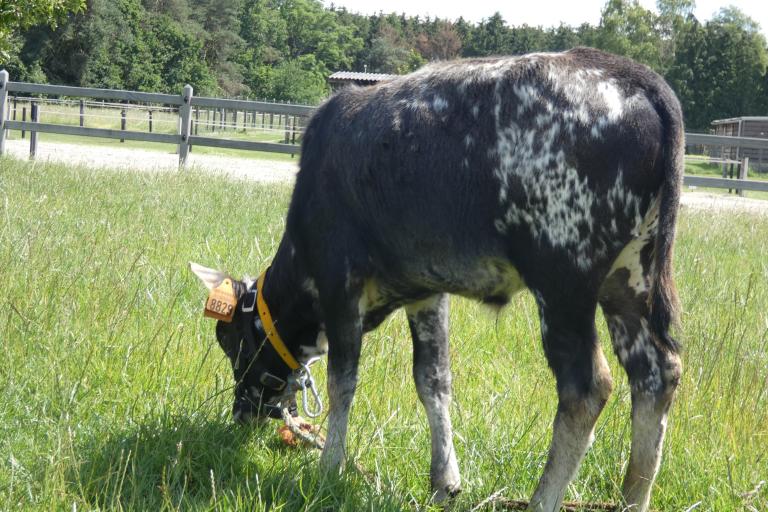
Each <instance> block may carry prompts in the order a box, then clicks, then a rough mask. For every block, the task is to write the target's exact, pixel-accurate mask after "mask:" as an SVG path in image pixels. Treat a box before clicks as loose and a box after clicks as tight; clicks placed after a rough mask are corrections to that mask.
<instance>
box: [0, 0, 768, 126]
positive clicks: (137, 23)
mask: <svg viewBox="0 0 768 512" xmlns="http://www.w3.org/2000/svg"><path fill="white" fill-rule="evenodd" d="M5 4H8V5H9V6H10V7H8V8H7V9H6V8H5ZM46 5H48V6H51V5H53V6H54V7H49V8H45V6H46ZM14 6H15V7H14ZM41 6H42V7H41ZM693 7H694V1H693V0H658V2H657V12H654V11H650V10H647V9H645V8H644V7H642V6H641V5H639V4H638V3H637V1H636V0H607V2H606V4H605V5H604V7H603V9H602V12H601V18H600V22H599V23H598V24H597V25H591V24H582V25H580V26H578V27H573V26H569V25H560V26H557V27H548V28H545V27H532V26H528V25H525V24H523V25H514V24H510V23H508V21H507V20H504V19H503V18H502V16H501V15H500V14H499V13H495V14H493V15H491V16H490V17H488V18H486V19H484V20H483V21H481V22H479V23H471V22H468V21H466V20H464V19H463V18H459V19H458V20H456V21H449V20H444V19H439V18H428V17H427V18H421V17H419V16H406V15H404V14H395V13H389V14H387V13H383V12H381V13H379V14H375V15H371V16H366V15H361V14H356V13H351V12H348V11H347V10H345V9H344V8H339V7H334V6H330V7H329V8H326V7H324V6H323V4H322V3H321V2H320V1H319V0H59V1H57V2H53V3H51V2H48V1H47V0H11V1H10V3H9V0H0V67H5V68H7V69H8V70H9V71H10V72H11V74H12V77H13V79H15V80H27V81H34V82H50V83H57V84H69V85H79V86H87V87H107V88H123V89H132V90H139V91H158V92H169V93H177V92H179V91H180V90H181V88H182V87H183V85H184V84H185V83H190V84H192V85H193V86H194V87H195V90H196V91H197V94H202V95H219V96H227V97H249V98H260V99H261V98H266V99H275V100H283V101H290V102H298V103H308V104H314V103H317V102H319V101H321V100H322V98H324V97H325V96H326V95H327V94H328V93H329V89H328V85H327V83H326V78H327V77H328V75H330V74H331V73H332V72H334V71H339V70H352V71H363V70H367V71H369V72H381V73H406V72H409V71H412V70H415V69H417V68H418V67H420V66H422V65H424V64H425V63H426V62H428V61H432V60H439V59H453V58H458V57H475V56H487V55H501V54H521V53H527V52H533V51H560V50H566V49H568V48H572V47H574V46H592V47H596V48H602V49H604V50H608V51H611V52H613V53H617V54H621V55H626V56H629V57H632V58H634V59H635V60H637V61H639V62H643V63H645V64H647V65H648V66H650V67H651V68H653V69H654V70H656V71H658V72H659V73H661V74H662V75H663V76H664V77H665V78H666V79H667V81H668V82H669V83H670V84H671V85H672V87H673V88H674V90H675V91H676V92H677V94H678V96H679V97H680V100H681V102H682V104H683V108H684V111H685V115H686V122H687V124H688V128H689V129H693V130H702V129H706V128H708V127H709V124H710V122H711V121H712V120H713V119H718V118H726V117H735V116H741V115H768V72H767V71H766V69H767V67H768V47H767V46H766V40H765V37H764V36H763V35H762V33H761V31H760V26H759V25H758V24H757V23H756V22H755V21H754V20H753V19H751V18H750V17H749V16H748V15H747V14H745V13H744V12H742V11H740V10H738V9H737V8H735V7H728V8H724V9H721V10H720V11H719V12H718V13H717V14H716V15H715V16H714V17H713V18H712V19H710V20H709V21H706V22H704V23H702V22H700V21H699V20H697V19H696V17H695V16H694V15H693ZM14 8H15V9H16V10H15V11H13V9H14ZM4 9H5V10H4ZM8 13H10V14H8ZM512 22H514V20H512Z"/></svg>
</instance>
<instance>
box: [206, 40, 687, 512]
mask: <svg viewBox="0 0 768 512" xmlns="http://www.w3.org/2000/svg"><path fill="white" fill-rule="evenodd" d="M683 151H684V141H683V122H682V116H681V112H680V107H679V104H678V101H677V99H676V98H675V95H674V94H673V93H672V91H671V90H670V88H669V87H668V86H667V85H666V84H665V82H664V81H663V80H662V79H661V78H660V77H659V76H658V75H656V74H655V73H653V72H652V71H650V70H649V69H648V68H646V67H644V66H641V65H638V64H636V63H634V62H632V61H630V60H627V59H624V58H620V57H616V56H613V55H609V54H606V53H603V52H600V51H597V50H592V49H585V48H581V49H575V50H571V51H568V52H565V53H560V54H532V55H526V56H522V57H504V58H489V59H474V60H463V61H456V62H443V63H437V64H432V65H429V66H427V67H425V68H423V69H421V70H419V71H417V72H415V73H412V74H410V75H407V76H403V77H400V78H397V79H394V80H392V81H389V82H386V83H381V84H379V85H377V86H374V87H369V88H350V89H345V90H343V91H341V92H340V93H338V94H336V95H335V96H333V97H332V98H330V99H329V100H328V101H326V102H325V103H324V104H323V105H322V106H321V107H320V108H319V109H318V111H317V113H316V114H315V115H314V117H313V118H312V120H311V122H310V123H309V126H308V127H307V131H306V135H305V138H304V144H303V149H302V156H301V170H300V172H299V173H298V177H297V179H296V185H295V189H294V192H293V198H292V200H291V204H290V209H289V212H288V219H287V229H286V232H285V235H284V237H283V239H282V242H281V243H280V246H279V248H278V251H277V254H276V255H275V257H274V260H273V261H272V264H271V266H270V268H269V269H268V271H267V273H266V278H265V282H264V285H263V289H262V290H260V291H261V292H262V293H263V296H264V299H265V301H266V303H267V304H268V307H269V309H270V310H271V312H272V314H273V316H274V318H275V321H276V328H277V330H278V331H279V333H280V335H281V336H282V338H283V340H285V343H286V345H287V346H288V348H289V349H290V351H292V353H293V354H295V355H296V357H297V358H298V359H299V360H306V359H307V358H308V357H310V356H313V355H316V354H317V353H318V352H324V351H325V345H324V344H323V342H322V340H325V338H326V336H325V335H327V350H328V393H329V396H330V411H329V416H328V439H327V443H326V446H325V450H324V451H323V455H322V458H321V464H322V466H324V467H325V468H326V469H333V470H335V469H337V468H339V467H340V466H341V464H342V463H343V461H344V459H345V455H346V448H345V446H346V445H345V440H346V436H347V421H348V416H349V410H350V404H351V403H352V398H353V396H354V393H355V386H356V384H357V368H358V358H359V356H360V346H361V341H362V336H363V333H365V332H367V331H369V330H371V329H374V328H375V327H376V326H377V325H379V324H380V323H381V322H382V320H384V318H386V316H387V315H388V314H390V313H391V312H392V311H393V310H395V309H397V308H399V307H401V306H402V307H405V309H406V312H407V316H408V321H409V324H410V329H411V335H412V337H413V345H414V355H413V376H414V379H415V382H416V388H417V390H418V395H419V398H420V399H421V402H422V403H423V405H424V407H425V409H426V413H427V416H428V419H429V426H430V429H431V435H432V466H431V473H430V474H431V484H432V489H433V491H434V493H435V494H434V499H435V500H436V501H441V500H444V499H445V498H447V497H448V496H451V495H453V494H454V493H456V492H457V491H458V490H459V486H460V477H459V469H458V464H457V461H456V455H455V451H454V448H453V440H452V431H451V420H450V417H449V414H448V410H449V403H450V400H451V373H450V368H449V356H448V297H447V294H459V295H463V296H466V297H472V298H476V299H478V300H480V301H482V302H484V303H488V304H492V305H503V304H505V303H507V302H508V301H509V299H510V297H511V296H512V295H513V294H514V293H516V292H517V291H518V290H520V289H522V288H528V289H529V290H531V292H532V293H533V294H534V296H535V297H536V301H537V304H538V308H539V313H540V318H541V336H542V340H543V346H544V352H545V354H546V357H547V360H548V362H549V366H550V368H551V369H552V371H553V372H554V375H555V377H556V381H557V391H558V396H559V406H558V409H557V414H556V416H555V419H554V432H553V436H552V444H551V447H550V450H549V457H548V460H547V463H546V466H545V468H544V473H543V475H542V476H541V480H540V481H539V484H538V487H537V488H536V491H535V493H534V495H533V497H532V499H531V504H530V509H531V510H543V511H555V510H559V506H560V503H561V501H562V499H563V494H564V493H565V489H566V486H567V485H568V483H569V481H570V480H571V479H572V478H573V476H574V475H575V473H576V470H577V468H578V466H579V464H580V462H581V460H582V458H583V457H584V454H585V452H586V451H587V449H588V447H589V445H590V443H591V441H592V438H593V429H594V425H595V421H596V419H597V417H598V415H599V414H600V411H601V409H602V408H603V406H604V405H605V403H606V400H607V399H608V396H609V394H610V392H611V387H612V380H611V376H610V373H609V369H608V365H607V364H606V359H605V357H604V355H603V352H602V351H601V349H600V345H599V343H598V340H597V335H596V331H595V311H596V308H597V305H598V304H600V306H601V307H602V309H603V311H604V313H605V316H606V318H607V321H608V326H609V328H610V333H611V337H612V340H613V348H614V351H615V353H616V354H617V356H618V358H619V360H620V362H621V364H622V365H623V366H624V368H625V369H626V372H627V374H628V376H629V381H630V383H631V390H632V447H631V456H630V461H629V467H628V469H627V474H626V477H625V479H624V485H623V500H624V505H626V506H629V507H631V509H632V510H637V511H644V510H647V508H648V503H649V500H650V493H651V487H652V484H653V481H654V478H655V476H656V473H657V470H658V467H659V463H660V455H661V447H662V442H663V438H664V433H665V428H666V418H667V412H668V409H669V406H670V403H671V402H672V399H673V395H674V392H675V388H676V386H677V384H678V381H679V379H680V374H681V368H682V367H681V363H680V358H679V356H678V347H677V344H676V343H675V341H674V340H673V339H672V338H671V336H670V334H669V329H670V326H671V324H672V323H673V322H674V321H675V319H676V316H677V294H676V291H675V288H674V284H673V281H672V267H671V265H672V247H673V241H674V236H675V219H676V214H677V209H678V203H679V196H680V185H681V179H682V169H683ZM197 272H198V274H199V275H201V277H202V278H203V280H204V281H206V283H207V284H208V285H209V286H216V284H217V283H218V282H221V280H222V279H223V278H224V277H225V275H224V274H223V273H221V272H218V271H215V270H211V269H204V268H201V267H197ZM254 286H255V283H253V282H250V281H247V282H239V283H237V287H236V288H237V289H238V290H239V291H238V295H239V296H241V297H243V299H241V302H242V301H243V300H245V297H246V296H247V295H248V293H247V292H248V290H251V291H253V287H254ZM248 300H249V301H250V300H251V299H248ZM248 307H249V308H250V309H252V303H251V302H249V306H248ZM242 309H243V307H240V308H238V311H237V313H236V314H235V319H234V321H233V322H232V323H223V322H219V324H218V326H217V329H216V333H217V336H218V339H219V342H220V343H221V345H222V346H223V348H224V350H225V351H226V352H227V353H228V354H229V355H230V357H231V358H232V363H233V367H234V372H235V378H236V380H237V386H236V400H235V406H234V414H235V415H236V416H239V417H240V418H244V417H246V416H249V415H255V416H264V415H267V414H269V413H270V411H271V410H273V407H272V406H273V405H274V404H273V402H274V400H275V397H276V396H278V394H279V393H278V392H277V391H276V389H277V388H279V387H280V385H275V384H274V383H278V384H281V383H282V381H283V380H284V379H286V377H287V375H288V373H289V369H288V367H287V366H286V365H285V363H284V362H283V361H282V360H281V359H280V358H279V357H278V355H277V353H276V352H275V350H274V349H273V348H272V347H270V346H269V345H267V346H262V345H263V344H264V342H263V340H264V337H265V333H264V329H263V326H262V324H261V322H260V321H259V320H258V316H255V317H254V315H253V313H250V314H246V313H245V312H243V311H242Z"/></svg>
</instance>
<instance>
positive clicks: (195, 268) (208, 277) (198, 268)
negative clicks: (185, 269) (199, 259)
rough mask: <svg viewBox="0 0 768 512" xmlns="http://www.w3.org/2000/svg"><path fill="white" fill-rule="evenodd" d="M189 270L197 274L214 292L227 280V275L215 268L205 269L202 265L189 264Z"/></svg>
mask: <svg viewBox="0 0 768 512" xmlns="http://www.w3.org/2000/svg"><path fill="white" fill-rule="evenodd" d="M189 269H190V270H191V271H192V272H194V273H195V275H196V276H197V277H199V278H200V280H201V281H202V282H203V284H204V285H205V287H206V288H208V289H209V290H213V289H214V288H216V287H217V286H219V285H220V284H221V283H222V281H224V279H226V278H227V277H229V276H227V274H225V273H224V272H222V271H221V270H216V269H213V268H208V267H204V266H202V265H198V264H197V263H193V262H191V261H190V262H189Z"/></svg>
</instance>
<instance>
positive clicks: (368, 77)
mask: <svg viewBox="0 0 768 512" xmlns="http://www.w3.org/2000/svg"><path fill="white" fill-rule="evenodd" d="M397 76H398V75H388V74H385V73H359V72H357V71H337V72H335V73H334V74H332V75H331V76H329V77H328V80H338V81H350V82H371V83H373V82H381V81H382V80H390V79H392V78H395V77H397Z"/></svg>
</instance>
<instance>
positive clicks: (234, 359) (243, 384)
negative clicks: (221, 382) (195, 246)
mask: <svg viewBox="0 0 768 512" xmlns="http://www.w3.org/2000/svg"><path fill="white" fill-rule="evenodd" d="M190 268H191V270H192V272H194V273H195V275H197V277H199V278H200V280H201V281H202V282H203V283H204V284H205V286H206V287H207V288H208V290H213V289H215V288H218V287H219V286H220V285H221V284H222V283H223V282H224V280H225V279H230V280H231V282H232V288H233V291H234V295H235V299H236V301H237V305H236V307H235V311H234V316H233V317H232V321H231V322H227V321H222V320H219V321H217V322H216V339H217V340H218V342H219V345H220V346H221V348H222V349H223V350H224V352H225V353H226V354H227V357H228V358H229V361H230V363H231V364H232V372H233V373H234V377H235V403H234V405H233V406H232V416H233V418H234V419H235V420H236V421H239V422H246V421H249V420H251V419H262V418H268V417H270V418H280V417H281V416H280V408H279V407H277V401H278V400H279V399H281V397H283V395H284V390H285V385H286V381H287V379H288V376H289V374H290V372H291V370H290V368H288V366H287V365H286V364H285V362H284V361H283V360H282V359H281V358H280V356H279V355H278V354H277V352H276V351H275V350H274V349H273V348H272V346H271V345H270V344H269V342H268V341H267V338H266V333H265V332H264V328H263V326H262V323H261V321H260V320H259V314H258V311H257V308H256V293H257V290H256V283H255V282H254V281H251V280H236V279H233V278H231V277H230V276H228V275H227V274H226V273H224V272H222V271H220V270H214V269H211V268H207V267H203V266H202V265H198V264H196V263H190ZM282 400H283V401H285V400H286V398H285V397H283V398H282ZM289 400H290V402H291V406H290V408H291V411H292V412H293V413H294V414H296V411H295V407H296V406H295V399H294V398H293V397H290V398H289Z"/></svg>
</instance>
